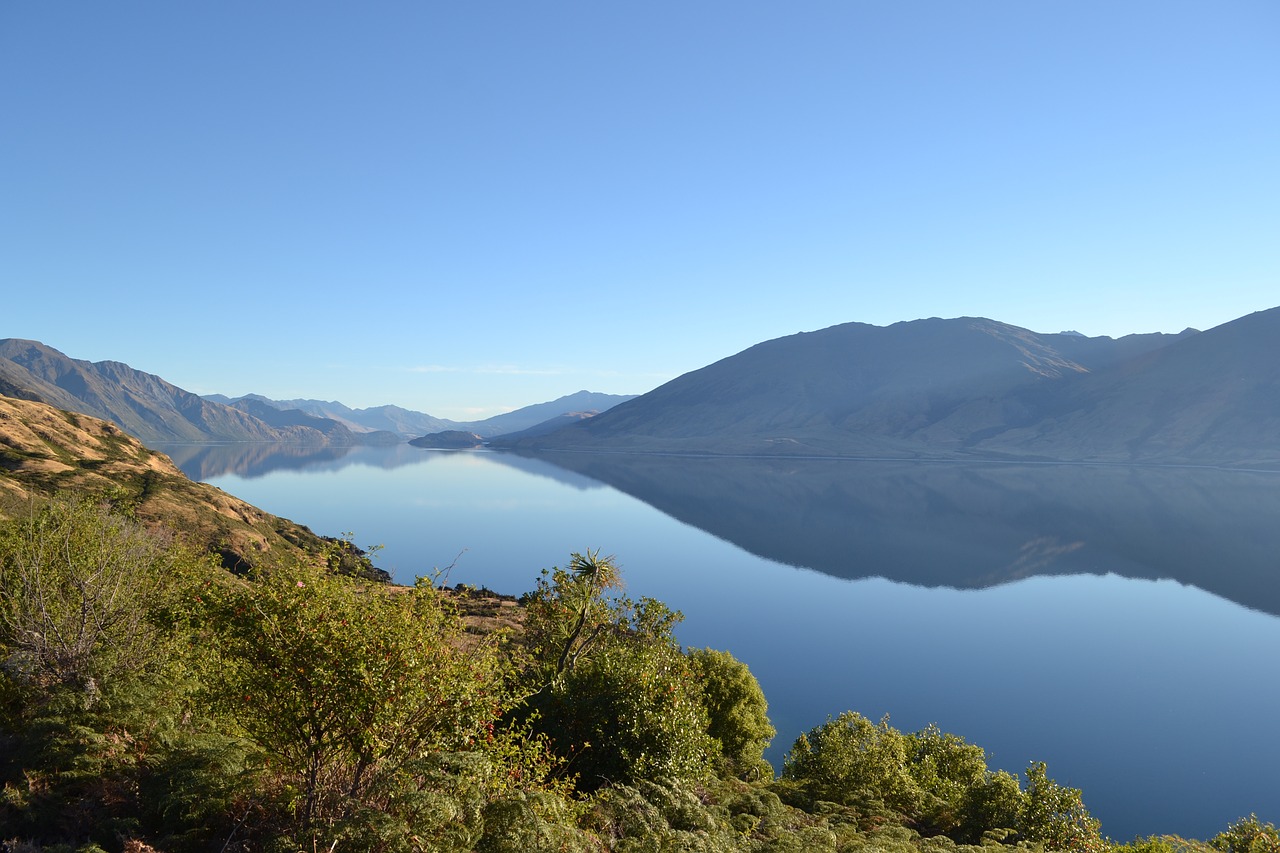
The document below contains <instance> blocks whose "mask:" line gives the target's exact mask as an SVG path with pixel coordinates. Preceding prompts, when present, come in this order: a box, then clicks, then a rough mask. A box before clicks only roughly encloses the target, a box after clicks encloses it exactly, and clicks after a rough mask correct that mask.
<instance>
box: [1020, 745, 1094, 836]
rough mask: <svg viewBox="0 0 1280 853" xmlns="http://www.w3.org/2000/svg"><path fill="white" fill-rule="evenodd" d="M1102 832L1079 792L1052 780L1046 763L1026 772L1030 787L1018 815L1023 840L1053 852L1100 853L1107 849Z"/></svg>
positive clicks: (1030, 767)
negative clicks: (1077, 852)
mask: <svg viewBox="0 0 1280 853" xmlns="http://www.w3.org/2000/svg"><path fill="white" fill-rule="evenodd" d="M1100 829H1101V823H1100V822H1099V821H1098V820H1097V819H1095V818H1094V817H1093V815H1091V814H1089V810H1088V809H1087V808H1085V805H1084V801H1083V799H1081V795H1080V789H1079V788H1068V787H1066V786H1064V785H1059V784H1058V783H1057V782H1055V781H1053V780H1052V779H1050V778H1049V776H1048V774H1047V772H1046V770H1045V764H1044V762H1043V761H1038V762H1033V763H1032V764H1031V766H1029V767H1028V768H1027V786H1026V788H1025V789H1024V790H1023V792H1022V804H1021V807H1020V809H1019V813H1018V830H1019V831H1020V832H1021V833H1022V834H1023V835H1024V836H1026V837H1027V838H1028V839H1029V840H1031V841H1039V842H1042V843H1043V844H1044V845H1045V846H1046V847H1048V848H1049V849H1051V850H1072V851H1079V853H1100V851H1103V850H1105V849H1106V848H1107V843H1106V842H1105V841H1104V840H1103V839H1102V836H1101V835H1100V834H1099V830H1100Z"/></svg>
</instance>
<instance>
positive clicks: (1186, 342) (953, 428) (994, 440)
mask: <svg viewBox="0 0 1280 853" xmlns="http://www.w3.org/2000/svg"><path fill="white" fill-rule="evenodd" d="M1276 341H1280V309H1273V310H1271V311H1264V312H1260V313H1258V314H1254V315H1250V316H1249V317H1245V318H1242V319H1240V320H1237V321H1234V322H1233V323H1228V324H1225V325H1223V326H1220V327H1218V328H1216V329H1213V330H1210V331H1209V332H1196V331H1194V330H1190V329H1189V330H1186V331H1184V332H1182V333H1181V334H1178V335H1162V334H1153V335H1130V336H1127V337H1124V338H1119V339H1112V338H1105V337H1104V338H1087V337H1083V336H1081V335H1078V334H1072V333H1063V334H1037V333H1035V332H1031V331H1029V330H1027V329H1021V328H1018V327H1016V326H1010V325H1007V324H1004V323H999V322H996V321H993V320H987V319H983V318H971V317H966V318H959V319H952V320H942V319H936V318H935V319H929V320H917V321H912V322H904V323H896V324H894V325H892V326H888V327H878V326H869V325H865V324H861V323H848V324H844V325H840V326H833V327H831V328H828V329H823V330H821V331H817V332H808V333H802V334H798V335H792V336H789V337H785V338H779V339H777V340H773V341H767V342H765V343H762V344H758V345H756V346H754V347H751V348H750V349H747V350H745V351H743V352H741V353H738V354H737V355H734V356H731V357H729V358H726V359H723V360H721V361H718V362H716V363H715V364H712V365H709V366H707V367H704V368H702V369H700V370H695V371H693V372H691V373H688V374H685V375H684V376H681V377H678V378H677V379H674V380H672V381H671V382H668V383H667V384H665V385H663V386H661V387H659V388H657V389H655V390H653V391H651V392H649V393H648V394H645V395H642V396H640V397H638V398H636V399H634V400H631V401H629V402H627V403H623V404H621V405H619V406H617V407H615V408H614V409H612V410H610V411H608V412H605V413H603V414H601V415H599V416H597V417H594V418H591V419H589V420H584V421H581V422H579V423H577V424H574V425H571V426H568V427H566V428H564V429H561V430H558V431H556V432H553V433H551V434H549V435H546V436H541V437H530V438H524V439H519V440H516V441H513V442H510V444H512V445H514V446H516V447H520V448H525V449H578V450H585V449H593V450H628V451H645V452H682V453H746V454H757V455H759V454H764V455H769V454H780V455H838V456H888V457H893V458H919V457H938V456H951V455H955V454H968V455H975V454H976V455H982V456H987V457H1000V456H1011V457H1020V458H1040V459H1072V460H1106V461H1148V462H1156V461H1158V462H1196V463H1210V464H1217V463H1224V462H1225V463H1233V464H1234V463H1249V462H1258V461H1271V462H1275V463H1280V383H1278V381H1277V372H1278V371H1280V359H1277V358H1276V357H1275V353H1276V349H1275V347H1276V343H1275V342H1276ZM499 444H501V442H499Z"/></svg>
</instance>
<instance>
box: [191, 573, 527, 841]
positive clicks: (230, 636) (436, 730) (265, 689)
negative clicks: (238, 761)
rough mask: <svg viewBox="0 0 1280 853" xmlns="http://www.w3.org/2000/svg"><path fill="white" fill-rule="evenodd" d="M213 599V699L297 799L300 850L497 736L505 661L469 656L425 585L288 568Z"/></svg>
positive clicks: (484, 650)
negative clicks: (445, 755)
mask: <svg viewBox="0 0 1280 853" xmlns="http://www.w3.org/2000/svg"><path fill="white" fill-rule="evenodd" d="M209 592H210V595H209V597H208V598H209V617H210V624H211V626H212V627H213V629H214V639H215V641H216V642H217V653H218V668H217V675H216V676H215V678H214V697H215V698H216V700H217V702H218V704H219V706H220V707H222V708H223V709H224V710H225V711H226V712H227V713H228V714H229V715H230V716H231V717H232V718H234V719H235V720H236V722H238V723H239V725H240V726H241V727H243V729H244V730H245V732H246V733H247V734H248V735H249V736H250V737H251V738H252V740H253V741H254V743H256V744H257V745H258V747H259V748H260V749H261V750H262V752H263V753H264V758H266V759H267V760H269V761H270V762H271V763H272V765H273V766H276V767H279V768H280V770H282V771H283V773H284V774H285V775H286V779H291V780H292V783H293V784H295V785H296V786H297V789H298V790H299V792H300V797H299V801H298V804H297V806H296V817H297V821H298V825H299V827H300V837H299V839H298V840H304V839H305V840H306V841H307V842H308V843H309V842H310V841H312V840H314V839H315V838H317V836H318V835H319V834H320V833H321V832H322V831H325V830H326V828H331V827H336V826H338V825H339V824H341V823H342V821H344V820H346V819H349V818H351V817H352V816H353V815H354V814H355V813H356V812H357V811H359V810H360V809H362V808H364V807H366V806H369V805H371V804H373V805H376V803H375V802H374V801H373V799H371V798H376V797H391V798H392V799H394V796H395V795H394V785H392V786H389V785H388V782H389V780H391V779H394V778H396V777H397V776H398V775H399V774H402V773H404V772H406V769H407V768H409V767H410V766H411V764H412V763H413V762H415V761H418V760H421V759H423V758H424V757H426V756H428V755H430V754H433V753H436V752H441V751H455V750H457V751H461V750H467V749H469V748H472V747H475V746H476V745H477V744H479V743H483V742H486V741H488V740H490V739H491V738H492V737H493V721H494V720H495V719H496V718H497V717H498V715H499V714H501V713H502V711H503V710H504V703H505V701H506V694H505V693H504V690H503V687H502V680H501V679H500V678H499V677H498V664H499V661H498V656H497V654H496V651H495V649H494V647H493V645H492V644H481V645H479V646H477V647H473V648H471V649H470V650H467V649H466V648H465V646H464V644H463V643H462V642H461V640H460V634H461V620H460V619H459V618H458V617H457V616H456V614H455V613H453V611H452V610H450V609H449V608H448V606H447V605H446V604H445V602H444V601H443V600H442V594H441V593H440V592H439V591H438V590H436V589H434V588H433V587H432V586H431V585H430V584H429V583H426V582H423V581H420V582H419V583H418V584H417V585H416V586H415V587H413V588H409V589H405V588H391V587H386V586H382V585H378V584H361V583H359V582H357V581H353V580H352V579H349V578H345V577H338V576H335V575H332V574H329V573H327V572H325V571H323V570H321V569H318V568H313V567H308V566H290V567H286V568H272V569H267V570H263V571H260V572H259V573H258V574H257V576H256V577H255V578H254V579H253V581H252V582H251V583H246V582H243V581H239V580H236V579H229V580H228V581H227V582H226V583H224V584H222V585H221V586H220V587H211V588H210V590H209ZM389 791H390V792H391V793H388V792H389Z"/></svg>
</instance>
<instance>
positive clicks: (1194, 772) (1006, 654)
mask: <svg viewBox="0 0 1280 853" xmlns="http://www.w3.org/2000/svg"><path fill="white" fill-rule="evenodd" d="M162 449H163V450H165V452H168V453H169V454H170V455H171V456H173V457H174V459H175V461H177V462H178V463H179V464H180V466H181V467H182V468H183V470H184V471H186V472H187V473H188V475H190V476H192V477H193V478H196V479H202V480H206V481H207V482H210V483H212V484H214V485H216V486H218V487H219V488H222V489H224V490H225V491H227V492H230V493H231V494H234V495H236V496H238V497H241V498H243V499H245V500H247V501H249V502H251V503H253V504H255V505H257V506H260V507H262V508H263V509H266V510H268V511H270V512H273V513H276V514H279V515H283V516H287V517H289V518H292V519H294V520H295V521H298V522H301V523H303V524H306V525H308V526H309V527H311V528H312V529H313V530H315V531H316V532H318V533H322V534H326V535H338V534H342V533H344V532H350V533H352V534H353V535H354V539H355V541H356V543H357V544H359V545H361V546H368V545H374V544H381V545H383V546H384V547H383V548H382V550H381V551H379V552H378V554H377V555H376V562H377V563H378V565H380V566H381V567H382V568H384V569H386V570H388V571H389V572H391V573H392V574H393V575H394V576H395V578H396V579H397V580H398V581H402V582H406V583H407V582H412V580H413V579H414V577H415V576H417V575H430V574H431V573H432V572H433V571H435V570H440V571H443V570H445V569H446V567H451V568H448V571H447V579H448V582H449V583H450V584H455V583H469V584H473V585H476V586H487V587H489V588H490V589H494V590H497V591H499V592H505V593H513V594H518V593H520V592H523V591H526V590H529V589H531V588H532V586H533V584H534V581H535V579H536V578H537V577H538V575H539V571H540V570H541V569H543V568H548V567H551V566H553V565H557V564H559V565H563V564H564V562H565V561H566V560H567V558H568V556H569V554H570V552H573V551H583V550H585V549H588V548H591V549H595V548H599V549H600V550H601V551H602V552H603V553H606V554H613V555H616V557H617V559H618V562H619V563H620V564H621V566H622V568H623V571H624V576H625V579H626V582H627V587H628V589H627V591H628V593H629V594H630V595H632V596H633V597H635V596H641V595H646V596H652V597H655V598H659V599H661V600H663V601H665V602H666V603H667V604H669V605H670V606H672V607H674V608H678V609H680V610H681V611H683V612H684V614H685V622H684V623H683V625H681V626H680V628H679V631H678V634H679V637H680V639H681V641H682V642H683V643H685V644H686V645H688V646H711V647H714V648H718V649H727V650H729V651H730V652H732V653H733V654H734V655H735V656H736V657H738V658H739V659H740V660H743V661H745V662H746V663H747V664H748V665H749V666H750V667H751V670H752V672H754V673H755V675H756V677H757V678H758V679H759V680H760V683H761V685H762V687H763V688H764V691H765V694H766V696H767V697H768V699H769V705H770V716H771V718H772V719H773V722H774V725H775V726H776V727H777V728H778V737H777V739H776V740H775V742H774V746H773V747H772V748H771V750H770V752H769V756H768V757H769V758H770V760H772V761H773V763H774V765H775V767H777V768H779V769H780V768H781V764H782V756H783V755H784V754H785V753H786V751H787V749H788V748H789V746H790V744H791V742H792V741H793V740H794V739H795V737H796V736H797V735H799V734H800V733H801V732H802V731H805V730H807V729H809V728H811V727H813V726H815V725H818V724H820V723H822V722H823V721H824V720H825V719H826V718H827V717H828V716H833V715H835V714H838V713H840V712H841V711H844V710H847V709H851V710H855V711H858V712H860V713H862V714H864V715H866V716H867V717H870V718H872V719H873V720H874V719H879V718H880V717H882V716H884V715H886V714H888V715H889V717H890V721H891V722H892V723H893V725H894V726H896V727H897V728H899V729H902V730H908V731H909V730H915V729H918V728H921V727H923V726H924V725H926V724H928V723H930V722H936V723H937V724H938V725H939V726H941V727H942V728H943V729H944V730H946V731H949V732H953V733H955V734H958V735H961V736H963V737H964V738H965V739H966V740H968V741H970V742H971V743H976V744H978V745H980V746H982V747H983V748H984V749H985V750H986V751H987V755H988V763H989V765H990V766H991V767H992V768H997V767H998V768H1002V769H1006V770H1009V771H1011V772H1018V771H1021V770H1023V769H1025V767H1026V764H1027V762H1029V761H1033V760H1036V761H1040V760H1042V761H1046V762H1047V763H1048V769H1049V774H1050V776H1052V777H1053V778H1055V779H1057V780H1058V781H1059V782H1061V783H1063V784H1068V785H1071V786H1074V787H1079V788H1081V789H1083V791H1084V798H1085V803H1086V804H1087V805H1088V806H1089V808H1090V809H1091V811H1092V812H1093V813H1094V815H1095V816H1097V817H1098V818H1100V819H1101V820H1102V822H1103V832H1104V834H1107V835H1109V836H1111V837H1113V838H1116V839H1117V840H1130V839H1132V838H1133V837H1135V836H1138V835H1147V834H1151V833H1157V832H1159V833H1178V834H1181V835H1184V836H1190V837H1197V838H1207V837H1210V836H1212V835H1214V834H1215V833H1217V832H1219V831H1221V830H1222V829H1225V828H1226V826H1227V824H1228V823H1231V822H1233V821H1235V820H1237V819H1238V818H1240V817H1243V816H1246V815H1248V814H1249V813H1251V812H1256V813H1257V814H1258V815H1259V817H1261V818H1262V819H1263V820H1270V821H1272V822H1277V821H1280V728H1278V721H1280V616H1277V614H1280V474H1277V473H1269V472H1247V471H1236V472H1233V471H1220V470H1209V469H1194V468H1128V467H1119V466H1088V465H1074V466H1066V465H1063V466H1059V465H1014V464H1008V465H999V464H993V463H906V462H895V461H855V460H833V459H827V460H796V459H786V460H784V459H754V460H750V459H707V458H682V457H661V456H653V457H637V456H614V455H605V454H571V453H561V454H547V455H545V456H542V457H539V458H527V457H521V456H515V455H510V454H504V453H491V452H483V451H480V452H449V451H430V450H419V449H416V448H412V447H409V446H407V445H401V446H397V447H389V448H279V447H271V446H263V445H214V446H170V447H165V448H162Z"/></svg>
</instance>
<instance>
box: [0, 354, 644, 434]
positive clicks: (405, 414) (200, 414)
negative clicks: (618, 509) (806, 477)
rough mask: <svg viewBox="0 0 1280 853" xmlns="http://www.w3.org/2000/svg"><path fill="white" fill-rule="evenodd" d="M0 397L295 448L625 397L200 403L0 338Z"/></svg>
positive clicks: (130, 373)
mask: <svg viewBox="0 0 1280 853" xmlns="http://www.w3.org/2000/svg"><path fill="white" fill-rule="evenodd" d="M0 395H4V396H7V397H12V398H16V399H23V400H31V401H35V402H41V403H46V404H48V405H51V406H55V407H57V408H59V409H63V410H66V411H69V412H78V413H80V414H83V415H89V416H91V417H95V418H101V419H102V420H106V421H111V422H112V423H114V424H116V425H117V426H119V427H120V428H121V429H123V430H125V432H127V433H129V434H130V435H132V436H134V437H136V438H138V439H140V440H142V441H144V442H150V443H153V444H155V443H164V442H207V441H236V442H242V441H251V442H281V443H288V444H299V445H360V444H366V445H367V444H398V443H400V442H402V441H404V440H405V439H407V438H410V437H413V436H416V435H421V434H423V433H424V432H435V431H439V430H443V429H466V430H469V431H472V432H475V433H477V434H479V435H481V436H484V437H488V436H495V435H499V434H501V433H504V432H514V431H519V430H524V429H527V428H529V427H532V426H536V425H537V424H539V423H541V422H543V421H546V420H549V419H555V418H557V417H559V416H561V415H564V414H566V413H568V412H578V411H582V410H584V409H592V410H601V409H607V408H609V407H610V406H613V405H615V404H617V403H619V402H622V401H625V400H628V399H631V398H630V397H628V396H624V395H615V394H595V393H592V392H588V391H579V392H578V393H576V394H570V395H568V396H566V397H562V398H560V399H559V400H554V401H551V402H548V403H538V404H535V405H532V406H526V407H524V408H522V409H517V410H516V411H514V412H507V413H505V414H502V415H497V416H495V417H492V418H488V419H487V420H483V421H476V422H469V423H459V422H454V421H447V420H443V419H441V418H433V417H432V416H430V415H427V414H424V413H422V412H414V411H411V410H408V409H402V408H400V407H398V406H380V407H376V408H372V409H350V408H348V407H346V406H344V405H343V404H341V403H337V402H328V403H326V402H322V401H318V400H286V401H278V400H270V399H268V398H266V397H262V396H260V395H256V394H249V395H245V396H243V397H237V398H230V397H226V396H222V395H210V396H208V397H201V396H199V395H196V394H193V393H191V392H189V391H186V390H183V389H182V388H179V387H177V386H176V385H173V384H172V383H170V382H166V381H165V380H164V379H161V378H160V377H159V376H156V375H154V374H151V373H144V372H143V371H140V370H135V369H134V368H132V367H130V366H129V365H127V364H123V363H121V362H118V361H98V362H90V361H85V360H82V359H76V358H71V357H69V356H67V355H65V354H64V353H62V352H59V351H58V350H56V349H54V348H53V347H50V346H46V345H45V344H42V343H40V342H38V341H29V340H22V339H18V338H6V339H3V340H0Z"/></svg>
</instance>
